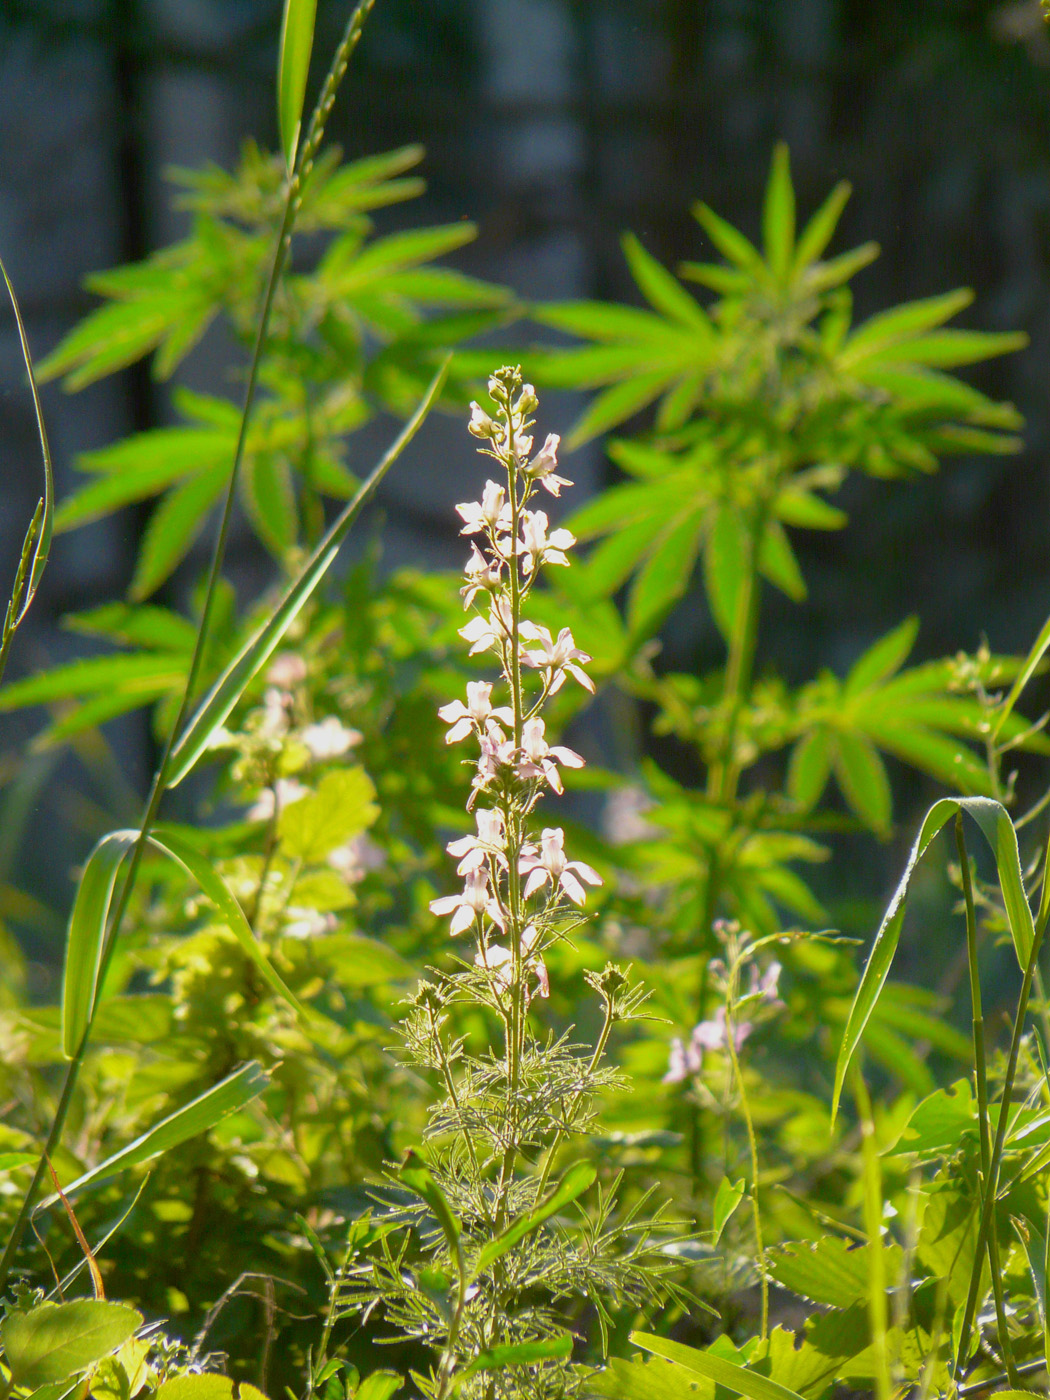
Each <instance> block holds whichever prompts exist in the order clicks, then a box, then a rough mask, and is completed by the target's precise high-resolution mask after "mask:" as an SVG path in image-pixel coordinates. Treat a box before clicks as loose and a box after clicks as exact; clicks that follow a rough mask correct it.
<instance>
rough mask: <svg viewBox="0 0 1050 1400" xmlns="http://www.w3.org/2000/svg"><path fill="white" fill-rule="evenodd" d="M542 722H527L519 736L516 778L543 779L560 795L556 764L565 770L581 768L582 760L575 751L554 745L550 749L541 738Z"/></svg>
mask: <svg viewBox="0 0 1050 1400" xmlns="http://www.w3.org/2000/svg"><path fill="white" fill-rule="evenodd" d="M543 729H544V724H543V720H542V719H539V718H536V719H530V720H527V721H526V723H525V725H524V728H523V729H522V734H521V760H520V762H519V763H518V776H519V777H521V778H545V779H546V780H547V782H548V783H550V785H551V787H552V788H553V789H554V791H555V792H557V793H561V792H564V791H565V789H564V788H563V786H562V781H561V774H560V773H559V772H558V768H557V764H558V763H564V764H565V766H566V768H582V767H583V766H584V764H583V759H582V758H581V757H580V755H579V754H578V753H577V752H576V751H575V749H567V748H563V747H562V746H561V745H560V744H555V745H554V747H553V748H551V747H550V746H549V745H548V743H547V741H546V739H545V738H544V737H543Z"/></svg>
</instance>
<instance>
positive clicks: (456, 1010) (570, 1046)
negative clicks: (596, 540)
mask: <svg viewBox="0 0 1050 1400" xmlns="http://www.w3.org/2000/svg"><path fill="white" fill-rule="evenodd" d="M488 388H489V394H490V395H491V399H492V404H493V407H494V411H493V412H492V413H490V412H488V411H487V410H486V409H484V408H482V407H481V406H480V405H478V404H476V403H475V404H473V405H472V417H471V422H470V431H471V432H472V433H473V434H474V436H475V437H477V438H479V439H480V440H481V441H482V443H483V444H484V445H483V446H482V448H481V449H480V451H481V452H482V453H483V454H484V455H485V456H487V457H489V458H491V459H492V460H494V461H495V462H496V463H497V464H498V465H499V467H500V469H501V472H500V475H501V480H499V481H492V480H489V481H487V482H486V484H485V489H484V492H483V494H482V497H481V500H480V501H470V502H466V503H464V504H461V505H459V506H457V511H458V513H459V515H460V517H461V519H462V521H463V526H462V531H461V533H463V534H464V535H468V536H470V537H471V538H472V542H471V550H470V559H469V561H468V563H467V566H466V570H465V574H464V584H463V588H462V595H463V601H464V605H465V606H466V607H467V608H472V610H473V616H472V617H471V619H470V620H469V621H468V622H467V624H466V625H465V626H464V627H463V628H462V629H461V636H462V637H463V638H464V639H465V640H466V641H468V642H469V643H470V644H471V647H470V649H471V652H473V653H477V654H485V655H488V656H490V657H491V658H494V659H495V662H496V664H497V667H498V676H499V679H498V681H497V682H492V681H475V682H471V683H468V685H467V695H466V703H464V702H463V701H462V700H453V701H451V702H449V703H448V704H446V705H444V706H443V707H442V709H441V710H440V715H441V718H442V719H443V720H444V721H445V722H446V724H447V725H448V726H449V729H448V733H447V735H446V739H447V741H448V742H449V743H452V744H457V743H460V742H463V741H465V740H467V739H471V740H473V742H474V743H475V744H476V745H477V749H478V756H477V758H476V760H474V761H473V762H472V764H471V766H472V767H473V775H472V778H471V782H470V787H469V795H468V797H467V808H468V810H469V811H472V812H473V815H474V821H475V826H476V830H475V831H474V832H473V833H471V834H468V835H467V836H464V837H462V838H460V839H457V840H454V841H452V842H451V843H450V844H449V846H448V851H449V854H450V855H452V856H454V857H455V858H456V859H457V861H458V864H457V867H456V869H457V874H458V875H459V876H460V877H461V878H462V880H463V888H462V890H461V891H459V892H458V893H456V894H452V895H445V896H442V897H440V898H438V899H436V900H435V901H433V903H432V904H431V910H432V911H433V912H434V913H435V914H440V915H442V916H450V922H449V925H448V928H449V932H450V933H451V934H452V935H453V936H457V937H458V936H464V935H469V936H470V937H471V939H472V940H473V943H474V947H473V948H472V949H470V950H469V951H468V952H467V953H466V955H465V956H464V957H462V958H458V959H457V966H456V968H455V970H454V971H452V972H446V973H437V974H435V975H434V976H433V977H431V978H429V979H426V980H424V981H422V982H421V983H420V985H419V988H418V990H417V991H416V993H415V995H414V996H413V998H412V1001H411V1004H410V1008H409V1011H408V1014H407V1016H406V1018H405V1021H404V1025H403V1042H404V1053H405V1055H406V1057H407V1059H408V1062H409V1063H410V1064H412V1065H415V1066H417V1067H419V1068H421V1069H424V1070H426V1071H428V1072H429V1073H430V1074H432V1075H433V1076H434V1078H435V1080H436V1082H437V1084H438V1086H439V1095H440V1097H439V1098H438V1101H437V1102H436V1103H435V1104H434V1105H433V1106H432V1108H431V1110H430V1115H429V1124H428V1129H427V1133H426V1140H425V1141H426V1157H425V1159H424V1158H423V1157H420V1156H419V1155H418V1154H415V1153H412V1154H410V1156H409V1158H408V1160H407V1162H406V1163H405V1164H404V1165H403V1166H402V1167H401V1168H400V1171H399V1172H398V1174H397V1178H396V1180H397V1183H398V1184H399V1185H400V1187H401V1188H402V1189H405V1188H407V1190H408V1192H409V1193H412V1194H414V1195H415V1196H417V1197H418V1201H416V1202H415V1203H411V1204H410V1203H407V1202H406V1201H405V1200H404V1199H401V1200H399V1201H396V1202H388V1203H386V1204H385V1205H384V1206H383V1207H382V1208H381V1209H380V1210H379V1211H378V1212H377V1214H376V1215H375V1216H374V1217H373V1219H372V1222H371V1233H372V1236H373V1237H374V1239H375V1240H376V1241H377V1242H376V1244H375V1245H374V1246H373V1248H372V1251H371V1254H370V1257H368V1258H366V1259H365V1260H364V1261H363V1262H359V1263H356V1264H354V1265H353V1266H352V1267H351V1268H350V1270H349V1271H348V1274H347V1277H346V1279H345V1281H344V1282H343V1284H342V1286H341V1291H340V1294H339V1296H340V1299H341V1300H342V1304H343V1306H344V1307H346V1308H353V1309H359V1310H363V1311H365V1312H369V1311H371V1310H372V1309H373V1308H374V1307H375V1305H376V1304H377V1303H381V1304H382V1306H383V1309H384V1311H385V1315H386V1317H387V1319H388V1321H389V1323H390V1324H392V1325H393V1326H394V1327H395V1328H397V1329H398V1330H399V1331H400V1332H401V1333H402V1334H403V1335H406V1336H408V1337H414V1338H418V1339H419V1340H420V1341H422V1342H424V1343H425V1344H426V1345H427V1346H428V1347H430V1348H431V1349H432V1350H433V1352H434V1360H433V1362H432V1364H431V1366H430V1369H429V1370H428V1371H427V1372H426V1373H425V1374H417V1375H416V1376H415V1380H416V1384H417V1385H418V1386H419V1389H420V1391H421V1393H422V1394H424V1395H426V1396H428V1397H432V1398H433V1400H445V1397H446V1396H449V1395H451V1394H452V1393H453V1392H454V1391H455V1392H456V1393H459V1394H462V1395H477V1396H489V1397H495V1396H512V1395H513V1396H516V1395H535V1396H552V1397H553V1396H562V1395H567V1394H572V1393H575V1390H576V1387H577V1381H578V1378H577V1377H576V1376H575V1374H574V1371H573V1368H572V1366H571V1364H570V1357H571V1353H572V1350H573V1336H572V1331H571V1325H572V1322H573V1320H574V1319H576V1320H579V1309H580V1306H581V1304H582V1303H584V1302H588V1303H589V1304H590V1306H591V1307H593V1309H594V1311H595V1314H596V1316H597V1319H598V1323H599V1326H600V1328H601V1329H602V1332H603V1334H604V1332H605V1329H606V1328H607V1326H608V1324H609V1322H610V1317H611V1315H610V1311H609V1310H610V1306H611V1304H612V1302H613V1301H615V1302H616V1303H621V1304H630V1305H633V1306H635V1307H637V1306H638V1305H639V1304H641V1303H643V1302H646V1301H649V1300H651V1299H652V1298H654V1297H655V1296H657V1295H658V1294H659V1293H661V1292H670V1293H671V1294H672V1295H674V1294H675V1293H676V1292H677V1290H676V1288H675V1286H674V1284H673V1282H672V1281H671V1280H670V1278H669V1277H668V1274H669V1268H670V1261H669V1260H668V1259H667V1258H666V1257H664V1256H662V1255H661V1254H660V1251H659V1247H658V1235H659V1232H660V1230H661V1229H662V1228H664V1227H665V1221H664V1219H663V1212H662V1211H661V1210H658V1211H657V1212H656V1214H655V1216H653V1217H652V1218H650V1219H648V1220H643V1219H642V1218H641V1212H642V1208H643V1205H644V1202H643V1203H639V1204H637V1205H636V1206H635V1207H634V1209H633V1210H631V1211H630V1212H628V1213H627V1214H626V1215H623V1216H620V1217H617V1214H616V1185H617V1182H616V1180H615V1179H613V1180H612V1181H605V1182H603V1183H601V1184H599V1185H598V1186H597V1187H596V1188H595V1190H594V1192H593V1193H592V1195H591V1197H590V1199H589V1201H588V1202H587V1204H585V1200H586V1199H587V1198H585V1196H584V1193H585V1192H587V1191H588V1189H589V1188H590V1187H591V1186H592V1185H593V1184H594V1181H595V1175H596V1171H595V1168H594V1167H593V1166H592V1165H590V1164H589V1163H588V1162H586V1161H576V1162H574V1163H573V1164H572V1165H570V1166H568V1168H567V1170H566V1163H565V1161H564V1152H563V1149H564V1148H565V1147H566V1146H567V1145H568V1144H569V1143H570V1142H571V1141H572V1139H573V1138H574V1137H575V1136H578V1135H579V1134H581V1133H585V1132H587V1130H588V1129H589V1127H590V1126H591V1124H592V1122H593V1114H594V1109H593V1099H594V1096H595V1095H596V1094H597V1093H599V1092H600V1091H601V1090H602V1089H603V1088H605V1087H606V1086H608V1085H609V1084H610V1083H612V1082H614V1081H615V1080H616V1079H617V1077H618V1076H617V1075H616V1072H615V1071H614V1070H612V1069H610V1068H609V1067H608V1066H606V1065H605V1064H604V1063H603V1061H604V1057H605V1054H606V1049H607V1045H608V1040H609V1036H610V1033H611V1031H612V1028H613V1026H614V1025H616V1024H617V1023H618V1022H623V1021H627V1020H630V1019H632V1018H634V1017H636V1016H637V1015H638V1014H639V1012H640V1009H641V1006H642V1003H643V1001H644V994H643V993H642V992H641V991H640V990H639V989H638V988H637V987H636V986H634V985H631V983H630V982H629V980H628V978H627V976H626V975H625V974H624V973H623V972H622V971H620V970H619V969H618V968H616V967H615V966H613V965H611V964H610V965H608V966H606V968H605V969H604V970H603V971H601V972H596V973H588V974H587V977H586V980H587V982H588V984H589V985H590V987H591V988H592V990H593V991H594V992H595V993H596V995H597V997H598V999H599V1001H600V1003H601V1008H602V1024H601V1030H600V1032H599V1034H598V1036H597V1040H596V1042H595V1043H594V1044H593V1046H584V1045H580V1044H576V1043H574V1042H573V1040H572V1039H571V1031H564V1032H562V1033H560V1034H556V1033H554V1032H553V1031H551V1030H546V1031H545V1030H543V1029H542V1028H541V1027H540V1026H539V1025H537V1024H536V1021H535V1019H534V1017H535V1007H536V1005H537V1001H540V1002H542V1000H543V999H544V998H546V997H547V996H548V995H549V991H550V979H549V972H548V968H547V963H546V960H545V959H546V955H547V953H548V950H549V949H550V948H551V947H552V946H553V945H554V944H556V943H558V942H561V941H564V940H568V939H570V938H571V937H572V935H573V933H574V931H575V930H576V929H578V928H579V927H580V926H581V924H582V923H583V921H584V915H583V914H582V912H581V911H582V909H583V907H584V905H585V901H586V897H587V886H592V887H593V886H597V885H599V884H600V883H601V877H600V876H599V875H598V873H597V871H595V870H594V869H593V868H592V867H591V866H590V865H588V864H587V863H586V862H584V861H581V860H575V859H571V858H570V856H569V853H568V852H567V851H566V846H565V833H564V830H563V829H562V828H561V827H557V826H547V825H543V826H542V827H541V825H540V818H539V816H538V812H537V808H538V806H539V804H540V803H541V801H542V800H543V799H544V798H545V797H546V796H547V794H549V793H550V792H551V791H553V792H555V793H561V792H562V788H563V783H562V769H575V768H580V767H582V766H583V760H582V758H581V757H580V756H579V755H578V754H577V753H575V752H574V751H573V750H572V749H569V748H567V747H565V746H564V745H561V744H551V743H550V742H549V740H548V738H547V734H546V722H545V720H544V717H543V711H544V708H545V706H546V703H547V701H548V699H549V697H550V696H552V695H554V694H555V693H557V692H558V691H559V690H560V689H561V688H562V686H564V685H566V684H573V685H578V686H581V687H582V688H583V689H584V690H585V691H590V690H592V689H593V686H592V682H591V680H590V678H589V676H588V674H587V671H586V669H585V667H586V665H587V663H588V661H589V660H590V657H589V656H588V655H587V653H586V652H584V651H582V650H581V649H580V648H579V647H578V646H577V645H576V642H575V640H574V638H573V635H572V631H571V629H570V628H568V627H563V628H561V629H560V630H559V631H558V633H557V635H553V634H552V632H551V631H550V630H549V629H548V628H546V627H544V626H542V625H541V624H538V623H537V622H535V621H533V620H532V619H531V618H530V617H529V615H528V604H529V600H530V597H531V596H532V594H533V590H534V589H535V587H536V585H537V582H538V581H539V579H540V577H541V574H542V572H543V571H544V570H545V568H546V567H549V566H552V565H553V566H561V567H566V566H567V565H568V564H569V558H568V554H567V552H566V551H567V550H568V549H570V548H571V546H572V545H573V544H574V543H575V540H574V538H573V536H572V534H571V533H570V532H569V531H568V530H567V529H564V528H556V529H550V528H549V521H548V517H547V514H546V512H545V511H543V510H540V509H536V508H535V505H536V498H537V496H538V493H539V492H540V491H541V490H542V491H545V492H547V493H548V494H550V495H551V496H554V497H557V496H560V494H561V491H562V488H563V487H566V486H569V485H571V483H570V482H568V481H567V480H566V479H565V478H564V477H562V476H560V475H559V474H558V471H557V466H558V463H557V448H558V442H559V439H558V437H557V436H556V435H554V434H551V435H549V436H548V437H547V438H546V440H545V441H544V443H543V445H542V446H541V447H540V448H539V450H538V451H535V452H534V451H533V437H532V429H533V425H534V424H533V418H532V414H533V412H534V410H535V409H536V407H537V399H536V396H535V393H534V391H533V388H532V386H531V385H530V384H524V383H523V382H522V379H521V375H520V372H519V371H518V370H517V369H511V368H503V369H500V370H498V371H497V372H496V373H495V374H494V375H493V376H492V378H491V379H490V380H489V385H488ZM530 507H533V508H530ZM497 685H498V686H499V691H498V693H496V694H495V695H494V691H495V690H496V686H497ZM465 1009H469V1010H470V1011H472V1012H473V1013H474V1016H473V1017H468V1018H467V1021H468V1023H469V1021H471V1020H473V1021H474V1027H473V1033H472V1034H468V1035H457V1034H455V1033H454V1030H453V1026H454V1024H455V1022H456V1021H459V1022H463V1020H464V1016H463V1013H464V1010H465ZM479 1017H480V1025H484V1026H485V1027H487V1028H494V1029H495V1031H496V1032H497V1035H496V1039H495V1043H493V1044H491V1045H490V1046H488V1047H486V1046H484V1045H483V1044H478V1043H477V1034H478V1025H479V1020H478V1018H479ZM453 1018H455V1021H454V1019H453ZM574 1202H577V1203H578V1214H577V1217H576V1219H575V1221H573V1220H572V1219H571V1217H568V1218H567V1216H566V1214H565V1213H566V1211H567V1209H568V1208H569V1207H570V1206H571V1205H572V1204H573V1203H574Z"/></svg>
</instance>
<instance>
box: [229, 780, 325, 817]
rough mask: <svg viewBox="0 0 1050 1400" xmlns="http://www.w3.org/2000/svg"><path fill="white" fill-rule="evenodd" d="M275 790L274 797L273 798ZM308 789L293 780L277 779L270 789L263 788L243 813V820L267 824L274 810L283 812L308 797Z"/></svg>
mask: <svg viewBox="0 0 1050 1400" xmlns="http://www.w3.org/2000/svg"><path fill="white" fill-rule="evenodd" d="M274 788H276V790H277V791H276V797H275V796H274ZM309 795H310V789H309V788H308V787H304V785H303V784H302V783H300V782H299V781H297V779H295V778H278V779H277V782H276V783H275V784H274V787H272V788H263V790H262V792H260V794H259V796H258V797H257V798H256V799H255V801H254V802H253V803H252V805H251V806H250V807H249V808H248V810H247V812H245V814H244V816H245V820H246V821H250V822H268V821H269V820H270V818H271V817H272V816H273V814H274V810H275V808H276V810H277V811H278V812H283V811H284V809H285V808H286V807H290V806H291V805H292V803H293V802H298V801H299V800H300V798H303V797H308V796H309Z"/></svg>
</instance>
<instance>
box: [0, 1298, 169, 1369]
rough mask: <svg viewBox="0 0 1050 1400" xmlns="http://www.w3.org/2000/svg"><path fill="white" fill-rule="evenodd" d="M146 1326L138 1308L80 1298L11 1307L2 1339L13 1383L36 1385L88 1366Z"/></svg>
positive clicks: (0, 1327) (1, 1330)
mask: <svg viewBox="0 0 1050 1400" xmlns="http://www.w3.org/2000/svg"><path fill="white" fill-rule="evenodd" d="M141 1326H142V1314H141V1313H139V1312H136V1311H135V1309H134V1308H129V1307H127V1306H126V1305H125V1304H123V1303H107V1302H103V1301H101V1300H99V1299H91V1298H81V1299H78V1300H77V1301H76V1302H73V1303H39V1304H38V1305H37V1306H36V1307H34V1308H32V1309H30V1310H29V1311H26V1312H23V1311H21V1310H19V1309H15V1310H13V1311H11V1312H9V1313H8V1314H7V1316H6V1317H5V1318H4V1319H3V1321H2V1322H0V1341H2V1342H3V1347H4V1357H5V1360H6V1361H7V1364H8V1366H10V1368H11V1376H12V1379H13V1381H14V1383H15V1384H16V1385H19V1386H29V1387H32V1388H35V1387H36V1386H41V1385H47V1384H48V1383H50V1382H53V1381H66V1380H69V1379H71V1378H72V1377H73V1376H76V1375H77V1374H79V1373H80V1372H81V1371H86V1370H87V1368H88V1367H89V1366H92V1365H94V1363H95V1362H96V1361H99V1360H101V1358H102V1357H103V1356H108V1355H109V1354H110V1352H114V1351H116V1349H117V1347H119V1346H121V1345H122V1344H123V1343H124V1342H126V1341H127V1340H128V1338H129V1337H131V1336H133V1335H134V1333H135V1332H136V1330H137V1329H138V1328H139V1327H141Z"/></svg>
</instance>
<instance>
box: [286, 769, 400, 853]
mask: <svg viewBox="0 0 1050 1400" xmlns="http://www.w3.org/2000/svg"><path fill="white" fill-rule="evenodd" d="M375 795H376V790H375V784H374V783H373V782H372V779H371V778H370V777H369V776H368V774H367V773H366V772H365V770H364V769H363V768H338V769H335V770H334V771H333V772H331V773H326V774H325V775H324V777H323V778H322V779H321V781H320V783H319V784H318V787H317V791H316V792H314V793H311V794H309V795H308V796H306V797H302V798H300V799H299V801H298V802H293V803H291V804H290V805H289V806H287V807H285V809H284V810H283V811H282V812H281V814H280V816H279V817H278V819H277V834H278V837H279V839H280V843H281V849H282V850H283V851H284V852H285V853H286V854H287V855H289V856H291V857H292V858H293V859H294V860H301V861H303V862H304V863H305V864H308V865H309V864H315V863H316V862H317V861H320V860H324V858H325V856H327V855H328V854H329V852H330V851H334V850H335V848H336V846H341V845H342V844H343V843H344V842H345V841H349V840H350V838H351V837H352V836H358V835H360V833H361V832H362V831H364V830H365V828H366V827H369V826H371V825H372V823H373V822H374V821H375V819H376V817H378V815H379V808H378V807H377V806H376V805H375V802H374V800H373V799H374V798H375Z"/></svg>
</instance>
